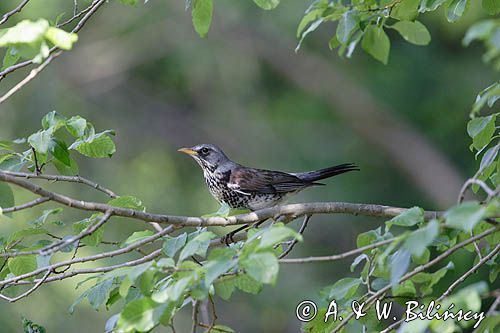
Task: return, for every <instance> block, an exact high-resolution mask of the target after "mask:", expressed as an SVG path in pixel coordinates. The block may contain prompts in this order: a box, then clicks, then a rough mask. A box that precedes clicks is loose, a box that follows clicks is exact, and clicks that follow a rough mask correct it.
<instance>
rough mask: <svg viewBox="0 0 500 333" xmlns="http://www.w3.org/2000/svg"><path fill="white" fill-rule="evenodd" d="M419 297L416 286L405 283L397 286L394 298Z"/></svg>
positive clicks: (408, 282)
mask: <svg viewBox="0 0 500 333" xmlns="http://www.w3.org/2000/svg"><path fill="white" fill-rule="evenodd" d="M416 295H417V290H416V289H415V285H414V284H413V282H411V281H404V282H403V283H401V284H399V285H397V286H396V287H395V288H394V292H393V296H396V297H401V296H406V297H415V296H416Z"/></svg>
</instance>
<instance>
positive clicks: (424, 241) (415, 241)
mask: <svg viewBox="0 0 500 333" xmlns="http://www.w3.org/2000/svg"><path fill="white" fill-rule="evenodd" d="M438 234H439V223H438V221H436V220H432V221H430V222H429V223H428V224H427V225H426V226H425V227H422V228H420V229H417V230H415V231H414V232H412V233H411V234H410V235H409V236H408V238H407V239H406V240H405V243H404V246H405V248H406V249H407V250H408V251H410V253H411V254H412V255H414V256H416V257H421V256H422V255H423V254H424V251H425V249H426V248H427V246H429V245H430V244H431V243H432V242H433V241H434V239H435V238H436V237H437V235H438Z"/></svg>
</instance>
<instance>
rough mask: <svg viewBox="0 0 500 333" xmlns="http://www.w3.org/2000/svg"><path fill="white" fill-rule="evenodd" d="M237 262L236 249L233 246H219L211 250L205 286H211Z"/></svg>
mask: <svg viewBox="0 0 500 333" xmlns="http://www.w3.org/2000/svg"><path fill="white" fill-rule="evenodd" d="M236 264H237V258H236V250H234V249H232V248H217V249H214V250H213V251H212V252H210V255H209V256H208V261H207V262H206V263H205V265H204V266H203V268H204V269H205V286H206V287H209V286H210V285H211V284H212V282H214V281H215V279H217V278H218V277H219V276H221V275H222V274H224V273H226V272H227V271H228V270H230V269H231V268H233V267H235V266H236Z"/></svg>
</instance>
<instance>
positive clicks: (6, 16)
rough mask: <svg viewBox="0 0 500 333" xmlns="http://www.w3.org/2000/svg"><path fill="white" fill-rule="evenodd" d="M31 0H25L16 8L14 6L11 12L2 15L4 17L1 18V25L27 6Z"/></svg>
mask: <svg viewBox="0 0 500 333" xmlns="http://www.w3.org/2000/svg"><path fill="white" fill-rule="evenodd" d="M29 1H30V0H23V1H22V2H21V3H20V4H19V5H18V6H17V7H16V8H14V9H13V10H11V11H10V12H7V13H5V14H4V15H3V16H2V19H1V20H0V25H2V24H4V23H5V22H7V20H8V19H9V18H10V17H11V16H12V15H14V14H16V13H19V12H20V11H21V10H22V9H23V8H24V6H26V5H27V4H28V2H29Z"/></svg>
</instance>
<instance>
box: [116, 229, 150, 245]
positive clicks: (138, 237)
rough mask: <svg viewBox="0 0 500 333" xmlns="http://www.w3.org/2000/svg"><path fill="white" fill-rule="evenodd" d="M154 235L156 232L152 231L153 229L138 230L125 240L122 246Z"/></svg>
mask: <svg viewBox="0 0 500 333" xmlns="http://www.w3.org/2000/svg"><path fill="white" fill-rule="evenodd" d="M152 235H154V232H152V231H151V230H144V231H136V232H134V233H133V234H132V235H130V236H129V237H128V238H127V239H126V240H125V242H124V243H123V245H122V247H125V246H127V245H130V244H132V243H135V242H138V241H140V240H143V239H144V238H148V237H150V236H152Z"/></svg>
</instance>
